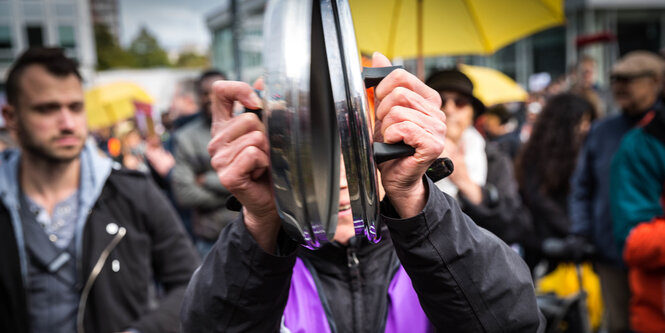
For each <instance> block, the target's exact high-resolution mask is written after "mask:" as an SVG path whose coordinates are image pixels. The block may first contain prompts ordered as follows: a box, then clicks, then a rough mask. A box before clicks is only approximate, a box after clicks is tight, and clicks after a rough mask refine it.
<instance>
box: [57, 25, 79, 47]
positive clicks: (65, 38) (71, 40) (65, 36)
mask: <svg viewBox="0 0 665 333" xmlns="http://www.w3.org/2000/svg"><path fill="white" fill-rule="evenodd" d="M58 41H59V43H60V46H62V47H64V48H75V47H76V34H75V32H74V27H73V26H70V25H61V26H58Z"/></svg>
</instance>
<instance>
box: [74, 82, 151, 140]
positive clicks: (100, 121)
mask: <svg viewBox="0 0 665 333" xmlns="http://www.w3.org/2000/svg"><path fill="white" fill-rule="evenodd" d="M136 102H138V103H143V104H152V102H153V99H152V97H150V95H149V94H148V93H147V92H145V90H143V88H141V87H140V86H138V85H137V84H134V83H131V82H114V83H109V84H105V85H101V86H98V87H95V88H92V89H90V90H88V91H87V92H86V93H85V107H86V112H87V117H88V127H89V128H90V129H93V130H94V129H98V128H104V127H108V126H111V125H113V124H116V123H118V122H120V121H121V120H125V119H127V118H130V117H133V116H134V114H135V112H136V104H135V103H136Z"/></svg>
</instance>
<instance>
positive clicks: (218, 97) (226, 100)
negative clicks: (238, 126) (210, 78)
mask: <svg viewBox="0 0 665 333" xmlns="http://www.w3.org/2000/svg"><path fill="white" fill-rule="evenodd" d="M234 101H239V102H240V103H241V104H242V105H244V106H245V107H248V108H251V109H258V108H260V107H261V99H259V96H257V95H256V93H255V92H254V90H253V89H252V87H250V86H249V84H247V83H245V82H237V81H216V82H215V83H213V85H212V106H211V108H212V122H213V123H215V122H219V121H226V120H229V119H231V118H232V116H233V102H234Z"/></svg>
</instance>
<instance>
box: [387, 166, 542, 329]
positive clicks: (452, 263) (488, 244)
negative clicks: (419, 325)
mask: <svg viewBox="0 0 665 333" xmlns="http://www.w3.org/2000/svg"><path fill="white" fill-rule="evenodd" d="M428 186H429V189H430V190H429V198H428V201H427V204H426V206H425V209H424V210H423V212H422V213H421V214H420V215H417V216H415V217H413V218H410V219H404V220H401V219H399V218H396V217H397V214H396V212H395V210H394V208H393V207H392V206H391V204H390V200H399V198H390V200H384V202H383V203H382V207H381V212H382V214H383V216H382V217H383V221H385V223H386V224H387V225H388V228H389V230H390V234H391V238H392V240H393V243H394V246H395V249H396V251H397V255H398V257H399V259H400V261H401V263H402V265H403V266H404V269H405V270H406V272H407V273H408V274H409V276H410V277H411V280H412V282H413V286H414V289H415V290H416V292H417V293H418V297H419V299H420V304H421V305H422V307H423V309H424V310H425V313H426V314H427V317H428V318H429V319H430V321H431V322H432V324H434V326H435V327H436V328H437V329H438V330H440V331H446V332H448V331H449V332H539V331H543V330H544V319H542V316H541V314H540V311H539V310H538V306H537V304H536V297H535V292H534V286H533V282H532V280H531V275H530V273H529V269H528V268H527V266H526V264H525V263H524V262H523V261H522V259H521V258H520V257H519V256H518V254H517V253H515V252H514V251H513V250H512V249H511V248H510V247H508V246H507V245H506V244H505V243H504V242H502V241H501V240H499V239H498V238H497V237H496V236H494V235H493V234H491V233H490V232H488V231H486V230H485V229H482V228H480V227H478V226H477V225H476V224H475V223H474V222H473V221H472V220H471V219H470V218H469V217H468V216H466V215H465V214H463V213H462V211H461V210H460V208H459V206H458V205H457V203H456V202H455V200H454V199H452V198H451V197H449V196H447V195H446V194H444V193H443V192H441V191H439V190H437V188H436V186H435V185H434V184H433V183H432V182H431V181H429V179H428Z"/></svg>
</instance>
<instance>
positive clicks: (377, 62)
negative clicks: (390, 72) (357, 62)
mask: <svg viewBox="0 0 665 333" xmlns="http://www.w3.org/2000/svg"><path fill="white" fill-rule="evenodd" d="M389 66H392V65H391V63H390V60H388V57H386V56H384V55H383V54H381V53H380V52H374V54H372V67H389Z"/></svg>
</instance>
